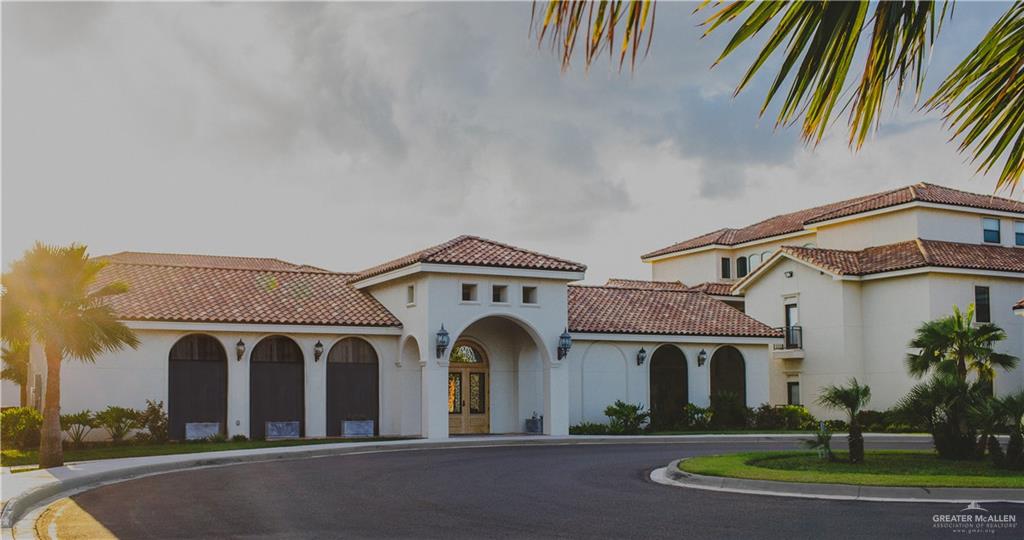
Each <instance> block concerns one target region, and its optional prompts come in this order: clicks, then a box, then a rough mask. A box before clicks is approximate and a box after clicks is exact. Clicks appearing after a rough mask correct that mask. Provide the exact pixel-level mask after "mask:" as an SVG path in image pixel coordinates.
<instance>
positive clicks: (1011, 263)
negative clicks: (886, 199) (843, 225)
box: [781, 240, 1024, 276]
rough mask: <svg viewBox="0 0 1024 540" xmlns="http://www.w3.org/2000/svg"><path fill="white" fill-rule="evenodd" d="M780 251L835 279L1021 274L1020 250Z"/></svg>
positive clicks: (917, 245)
mask: <svg viewBox="0 0 1024 540" xmlns="http://www.w3.org/2000/svg"><path fill="white" fill-rule="evenodd" d="M781 251H783V252H785V253H788V254H790V255H792V256H794V257H796V258H798V259H801V260H804V261H807V262H809V263H811V264H814V265H815V266H818V267H820V268H823V269H825V270H828V271H830V272H832V273H834V274H838V275H849V276H864V275H868V274H878V273H881V272H892V271H896V270H907V269H910V268H921V267H925V266H938V267H943V268H963V269H971V270H993V271H1000V272H1021V273H1024V249H1020V248H1012V247H1003V246H987V245H983V244H962V243H959V242H941V241H938V240H910V241H907V242H898V243H896V244H888V245H884V246H874V247H869V248H866V249H862V250H859V251H846V250H838V249H823V248H804V247H795V246H783V247H782V248H781Z"/></svg>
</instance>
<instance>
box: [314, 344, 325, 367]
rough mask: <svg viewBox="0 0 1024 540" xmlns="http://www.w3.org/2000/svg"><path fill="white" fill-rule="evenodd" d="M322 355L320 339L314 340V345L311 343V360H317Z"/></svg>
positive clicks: (322, 347) (322, 345)
mask: <svg viewBox="0 0 1024 540" xmlns="http://www.w3.org/2000/svg"><path fill="white" fill-rule="evenodd" d="M323 355H324V344H323V343H320V340H319V339H318V340H316V345H313V361H314V362H319V361H320V357H321V356H323Z"/></svg>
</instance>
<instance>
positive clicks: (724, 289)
mask: <svg viewBox="0 0 1024 540" xmlns="http://www.w3.org/2000/svg"><path fill="white" fill-rule="evenodd" d="M732 285H733V284H732V283H724V282H721V281H705V282H704V283H698V284H696V285H694V286H693V287H690V288H689V289H687V290H689V291H694V292H702V293H704V294H710V295H712V296H739V295H737V294H733V292H732Z"/></svg>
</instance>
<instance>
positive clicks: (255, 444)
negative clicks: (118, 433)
mask: <svg viewBox="0 0 1024 540" xmlns="http://www.w3.org/2000/svg"><path fill="white" fill-rule="evenodd" d="M401 439H402V437H374V438H360V439H343V438H329V439H293V440H285V441H237V442H236V441H227V442H220V443H217V442H194V443H191V442H182V443H167V444H138V445H133V444H125V445H122V446H112V445H109V444H108V445H102V446H91V447H87V448H80V449H72V448H65V449H64V461H66V462H72V461H91V460H95V459H114V458H126V457H140V456H167V455H171V454H194V453H198V452H222V451H225V450H245V449H248V448H277V447H282V446H306V445H315V444H333V443H342V442H377V441H395V440H401ZM38 454H39V451H38V450H12V449H5V450H3V451H2V452H0V465H3V466H4V467H20V466H27V465H35V464H36V463H38V462H39V459H38Z"/></svg>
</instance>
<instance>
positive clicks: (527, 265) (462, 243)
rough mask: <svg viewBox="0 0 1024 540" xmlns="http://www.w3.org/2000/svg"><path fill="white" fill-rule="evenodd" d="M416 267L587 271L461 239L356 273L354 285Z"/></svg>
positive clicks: (492, 243)
mask: <svg viewBox="0 0 1024 540" xmlns="http://www.w3.org/2000/svg"><path fill="white" fill-rule="evenodd" d="M416 263H436V264H458V265H467V266H490V267H499V268H522V269H529V270H555V271H569V272H583V271H585V270H586V269H587V267H586V266H585V265H582V264H580V263H576V262H572V261H567V260H565V259H559V258H556V257H552V256H550V255H544V254H541V253H537V252H534V251H528V250H525V249H522V248H517V247H514V246H510V245H507V244H502V243H499V242H495V241H493V240H487V239H485V238H480V237H477V236H469V235H463V236H459V237H458V238H454V239H452V240H449V241H447V242H445V243H443V244H438V245H436V246H433V247H429V248H427V249H424V250H421V251H417V252H416V253H412V254H409V255H406V256H405V257H399V258H397V259H395V260H392V261H388V262H386V263H384V264H380V265H377V266H374V267H372V268H368V269H366V270H363V271H362V272H359V273H358V274H356V276H355V277H354V279H353V281H359V280H362V279H366V278H368V277H373V276H376V275H380V274H384V273H387V272H391V271H392V270H398V269H399V268H404V267H406V266H409V265H412V264H416Z"/></svg>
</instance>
